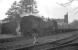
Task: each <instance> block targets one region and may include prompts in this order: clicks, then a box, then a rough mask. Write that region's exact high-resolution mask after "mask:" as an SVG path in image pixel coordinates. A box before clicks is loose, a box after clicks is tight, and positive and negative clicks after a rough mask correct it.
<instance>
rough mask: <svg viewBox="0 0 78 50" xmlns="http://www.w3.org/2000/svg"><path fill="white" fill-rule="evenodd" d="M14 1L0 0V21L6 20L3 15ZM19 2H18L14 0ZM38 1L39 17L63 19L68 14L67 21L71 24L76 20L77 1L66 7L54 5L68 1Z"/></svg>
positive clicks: (77, 15) (77, 17)
mask: <svg viewBox="0 0 78 50" xmlns="http://www.w3.org/2000/svg"><path fill="white" fill-rule="evenodd" d="M14 1H15V0H0V20H2V19H4V18H6V15H5V13H6V12H7V10H8V8H10V6H11V4H12V3H13V2H14ZM16 1H19V0H16ZM37 1H38V4H37V5H38V10H39V11H40V14H41V15H44V16H45V17H50V18H64V14H66V13H67V12H68V13H69V21H70V22H72V21H73V20H75V19H78V14H75V12H76V11H74V9H75V8H76V7H78V1H77V0H76V1H74V2H73V3H72V4H70V5H68V6H67V7H62V6H60V5H58V4H56V3H66V2H69V0H37Z"/></svg>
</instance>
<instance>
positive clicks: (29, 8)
mask: <svg viewBox="0 0 78 50" xmlns="http://www.w3.org/2000/svg"><path fill="white" fill-rule="evenodd" d="M19 4H20V7H21V9H20V11H22V12H25V13H37V12H38V11H37V9H36V8H37V5H36V1H35V0H21V1H20V2H19Z"/></svg>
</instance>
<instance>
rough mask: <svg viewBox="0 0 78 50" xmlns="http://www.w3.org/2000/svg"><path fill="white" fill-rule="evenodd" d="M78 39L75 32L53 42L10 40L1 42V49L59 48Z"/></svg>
mask: <svg viewBox="0 0 78 50" xmlns="http://www.w3.org/2000/svg"><path fill="white" fill-rule="evenodd" d="M77 39H78V34H75V35H73V36H70V37H69V38H65V39H61V40H57V41H53V42H47V43H37V44H35V45H33V43H32V42H33V40H31V42H30V43H29V41H28V42H27V43H26V41H25V40H24V41H21V42H18V41H17V42H9V43H4V44H0V50H15V49H18V50H19V49H20V50H21V49H24V48H25V49H26V48H27V49H30V48H31V50H38V49H40V50H47V49H50V48H58V47H62V46H66V45H70V44H72V43H71V42H73V41H74V40H77Z"/></svg>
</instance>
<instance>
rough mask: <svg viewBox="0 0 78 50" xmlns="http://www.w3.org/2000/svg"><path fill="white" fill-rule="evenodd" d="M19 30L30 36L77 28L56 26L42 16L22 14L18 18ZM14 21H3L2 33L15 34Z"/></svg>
mask: <svg viewBox="0 0 78 50" xmlns="http://www.w3.org/2000/svg"><path fill="white" fill-rule="evenodd" d="M19 23H20V32H21V33H22V34H23V35H25V36H32V33H37V34H39V35H40V36H41V35H45V34H46V35H47V34H53V33H63V32H71V31H75V30H77V29H72V28H61V29H60V28H58V24H57V22H56V21H55V20H52V21H51V22H46V21H43V19H42V18H40V17H37V16H34V15H29V16H24V17H22V18H21V19H20V22H19ZM17 26H18V25H17V22H16V21H10V22H8V23H3V24H2V27H1V33H2V34H17V32H16V28H17Z"/></svg>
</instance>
